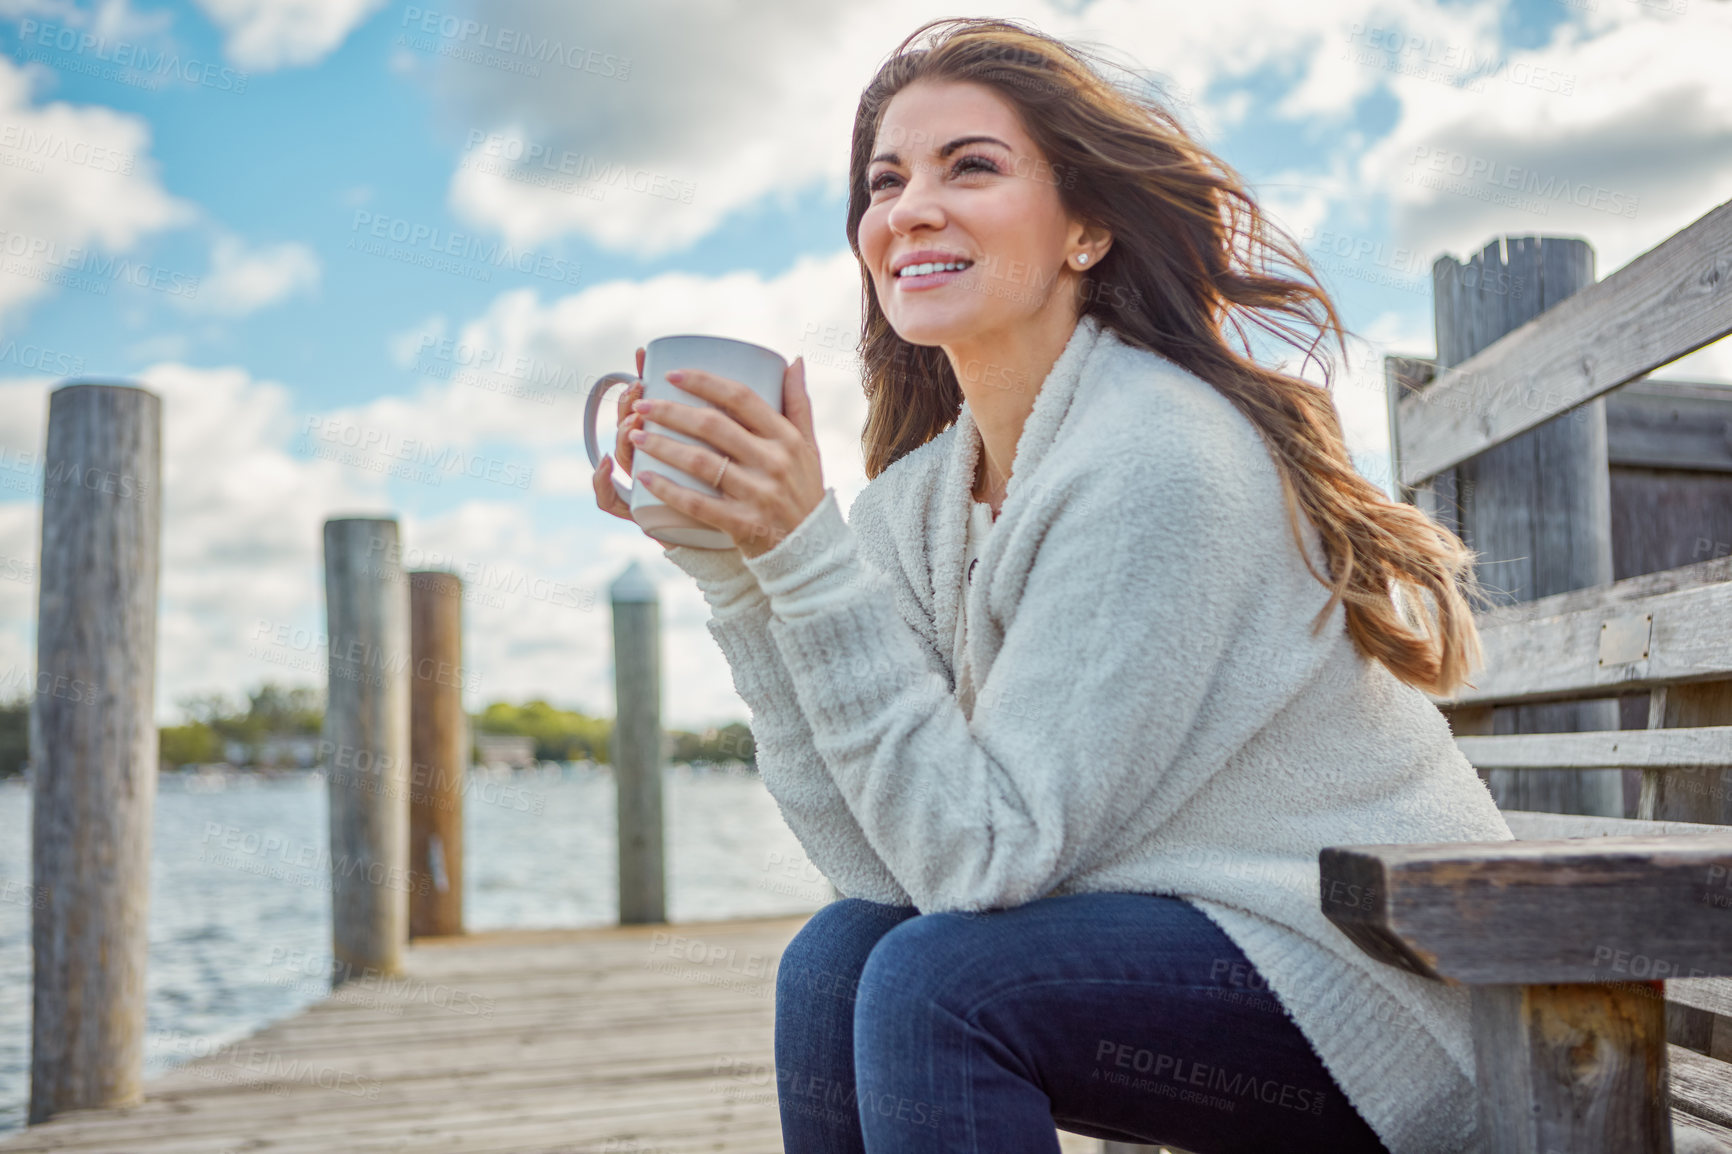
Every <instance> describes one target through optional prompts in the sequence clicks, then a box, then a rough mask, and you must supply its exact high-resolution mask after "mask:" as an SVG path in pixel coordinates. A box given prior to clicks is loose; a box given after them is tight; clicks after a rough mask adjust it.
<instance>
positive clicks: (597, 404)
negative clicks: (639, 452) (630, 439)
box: [583, 373, 638, 505]
mask: <svg viewBox="0 0 1732 1154" xmlns="http://www.w3.org/2000/svg"><path fill="white" fill-rule="evenodd" d="M637 380H638V375H637V374H636V373H608V374H607V375H606V376H603V377H599V378H597V379H596V382H595V384H593V385H591V386H590V388H589V399H588V400H586V401H585V402H584V404H583V447H584V448H585V449H587V450H588V451H589V466H590V468H592V469H595V468H599V467H600V466H601V447H600V446H599V445H598V444H597V443H596V439H595V419H596V417H598V416H600V415H601V395H602V394H603V393H605V392H607V390H608V389H609V388H611V387H613V386H614V385H630V384H635V383H636V382H637ZM634 457H635V454H634ZM610 480H612V481H613V491H614V492H616V493H618V494H619V499H620V500H622V501H624V502H625V503H626V504H627V505H630V504H631V495H632V489H635V488H636V486H635V485H634V486H632V487H631V488H627V487H626V486H624V485H622V484H620V483H619V478H618V477H612V478H610Z"/></svg>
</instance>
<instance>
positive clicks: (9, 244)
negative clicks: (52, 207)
mask: <svg viewBox="0 0 1732 1154" xmlns="http://www.w3.org/2000/svg"><path fill="white" fill-rule="evenodd" d="M0 253H3V254H4V255H5V256H8V257H17V258H19V259H21V260H24V261H39V262H41V264H42V265H43V266H50V267H52V268H54V269H60V270H64V272H66V273H67V274H73V275H76V276H84V277H90V278H93V279H92V281H91V282H90V286H93V287H96V288H98V289H101V288H102V282H104V281H125V282H126V283H127V284H130V285H136V286H138V287H139V288H147V289H155V290H157V291H158V292H165V293H168V294H169V295H170V296H184V297H196V296H197V295H198V278H197V277H195V276H187V275H186V274H185V273H180V272H175V271H174V270H172V269H166V268H162V267H161V266H156V265H149V264H145V263H143V262H140V261H134V260H128V259H127V258H126V257H115V256H100V255H98V254H96V253H93V252H91V251H90V250H89V249H87V248H82V247H80V246H78V245H62V244H61V243H60V242H59V241H58V240H54V239H51V238H49V237H42V236H31V235H30V234H29V233H23V232H10V231H7V230H5V229H0ZM6 271H8V272H27V271H29V268H28V266H14V265H12V264H8V265H7V266H6ZM39 271H42V270H39ZM75 287H86V286H75Z"/></svg>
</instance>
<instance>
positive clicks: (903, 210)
mask: <svg viewBox="0 0 1732 1154" xmlns="http://www.w3.org/2000/svg"><path fill="white" fill-rule="evenodd" d="M933 167H934V166H933V165H930V164H916V165H915V166H914V171H913V172H911V173H910V174H909V176H908V183H907V184H905V185H903V186H902V191H901V192H900V193H898V194H897V195H896V203H894V204H892V205H891V206H890V215H889V216H887V217H886V218H885V223H886V224H888V225H889V226H890V231H891V232H894V233H896V234H898V235H899V236H907V235H909V234H910V233H912V232H913V231H914V230H915V229H917V228H921V227H925V228H932V229H939V228H943V227H944V208H943V205H942V204H941V203H940V198H939V195H938V191H939V190H938V188H937V184H938V180H937V177H936V175H935V174H934V173H933Z"/></svg>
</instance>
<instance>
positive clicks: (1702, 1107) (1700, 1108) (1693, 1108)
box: [1667, 1046, 1732, 1126]
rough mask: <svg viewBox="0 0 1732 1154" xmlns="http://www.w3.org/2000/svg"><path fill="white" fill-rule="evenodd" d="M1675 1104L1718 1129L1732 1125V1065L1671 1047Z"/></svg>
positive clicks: (1670, 1056) (1668, 1058)
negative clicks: (1711, 1123) (1718, 1127)
mask: <svg viewBox="0 0 1732 1154" xmlns="http://www.w3.org/2000/svg"><path fill="white" fill-rule="evenodd" d="M1667 1060H1668V1063H1669V1064H1670V1066H1671V1086H1672V1101H1673V1103H1674V1104H1675V1105H1677V1106H1678V1107H1679V1108H1681V1109H1683V1110H1685V1111H1687V1112H1688V1113H1690V1114H1694V1115H1695V1116H1696V1117H1698V1118H1703V1119H1706V1120H1707V1121H1709V1122H1713V1123H1714V1124H1715V1125H1717V1126H1732V1064H1729V1063H1726V1062H1722V1061H1719V1060H1718V1059H1715V1058H1708V1057H1704V1056H1703V1055H1701V1054H1698V1053H1696V1052H1695V1051H1694V1050H1686V1049H1685V1048H1684V1047H1682V1046H1672V1047H1669V1048H1668V1054H1667Z"/></svg>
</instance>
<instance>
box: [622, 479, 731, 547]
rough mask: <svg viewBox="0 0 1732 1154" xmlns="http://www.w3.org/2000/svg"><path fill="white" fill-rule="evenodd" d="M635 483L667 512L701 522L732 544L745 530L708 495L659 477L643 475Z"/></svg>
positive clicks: (672, 480) (723, 506) (724, 506)
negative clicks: (718, 530)
mask: <svg viewBox="0 0 1732 1154" xmlns="http://www.w3.org/2000/svg"><path fill="white" fill-rule="evenodd" d="M639 480H640V481H641V482H642V483H643V484H644V485H647V486H648V487H649V491H650V492H652V493H654V494H655V495H656V496H657V497H659V498H660V499H661V500H662V502H663V503H664V504H665V505H667V507H668V508H670V509H672V510H674V511H675V512H676V513H684V514H685V515H686V516H688V517H692V518H695V519H696V520H699V521H702V522H703V523H704V524H706V525H708V526H710V528H712V529H720V530H721V531H722V532H724V533H726V534H727V535H728V536H729V537H732V538H733V539H734V540H735V541H736V542H737V541H738V540H739V538H740V534H741V532H743V531H744V530H745V528H746V526H745V525H744V523H743V522H740V521H739V519H738V518H737V517H735V516H734V515H733V514H732V513H730V512H729V511H728V508H727V506H726V505H724V504H723V503H722V502H721V501H720V500H718V499H717V498H715V497H712V496H710V495H709V494H708V493H700V492H698V491H697V490H696V489H694V488H692V487H691V486H690V485H682V484H680V483H679V482H678V481H676V480H674V479H673V478H672V477H667V476H663V475H662V474H661V473H653V472H646V473H644V474H643V475H642V476H641V477H640V478H639Z"/></svg>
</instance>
